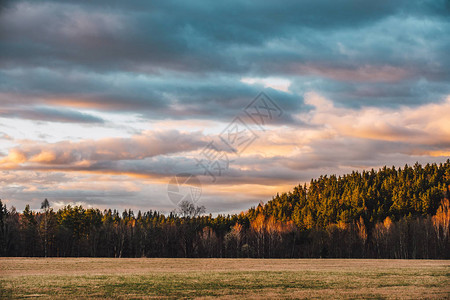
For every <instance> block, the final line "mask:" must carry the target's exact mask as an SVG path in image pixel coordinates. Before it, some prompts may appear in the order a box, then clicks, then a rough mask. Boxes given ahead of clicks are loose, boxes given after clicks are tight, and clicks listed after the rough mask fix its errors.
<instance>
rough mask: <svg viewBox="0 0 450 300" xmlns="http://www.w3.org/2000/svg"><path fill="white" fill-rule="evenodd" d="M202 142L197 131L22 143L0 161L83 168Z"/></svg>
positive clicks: (180, 149)
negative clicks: (93, 139)
mask: <svg viewBox="0 0 450 300" xmlns="http://www.w3.org/2000/svg"><path fill="white" fill-rule="evenodd" d="M205 144H206V140H205V139H204V137H203V136H202V134H201V133H199V132H194V133H181V132H179V131H175V130H173V131H166V132H164V131H159V132H157V131H155V132H144V134H142V135H137V136H133V137H131V138H105V139H101V140H98V141H92V140H91V141H89V140H86V141H81V142H69V141H63V142H58V143H53V144H50V143H37V142H32V141H23V142H22V143H21V146H20V147H19V148H13V149H11V150H10V151H9V154H8V156H6V157H4V158H3V159H1V160H0V165H2V166H3V167H5V168H11V167H15V166H17V165H21V164H27V165H31V166H33V165H38V166H39V165H54V166H55V167H56V166H58V165H62V166H64V168H70V167H76V168H81V169H82V168H84V167H88V166H91V165H92V164H95V163H101V162H103V161H118V160H142V159H145V158H147V157H154V156H158V155H164V154H173V153H179V152H185V151H192V150H196V149H198V148H200V147H203V146H204V145H205Z"/></svg>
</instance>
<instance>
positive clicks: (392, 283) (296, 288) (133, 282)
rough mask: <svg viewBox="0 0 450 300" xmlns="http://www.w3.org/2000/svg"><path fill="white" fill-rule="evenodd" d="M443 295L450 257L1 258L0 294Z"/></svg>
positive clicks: (449, 279)
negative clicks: (372, 258)
mask: <svg viewBox="0 0 450 300" xmlns="http://www.w3.org/2000/svg"><path fill="white" fill-rule="evenodd" d="M74 297H76V298H122V299H130V298H135V299H142V298H169V299H172V298H213V297H214V298H217V297H219V298H254V299H257V298H262V297H264V298H347V299H348V298H371V299H384V298H402V299H407V298H414V299H417V298H422V299H423V298H437V299H445V298H449V297H450V261H439V260H357V259H350V260H347V259H296V260H281V259H172V258H170V259H163V258H148V259H147V258H140V259H139V258H138V259H126V258H121V259H111V258H0V298H2V299H4V298H6V299H7V298H52V299H55V298H59V299H62V298H66V299H67V298H74Z"/></svg>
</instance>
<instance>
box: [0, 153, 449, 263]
mask: <svg viewBox="0 0 450 300" xmlns="http://www.w3.org/2000/svg"><path fill="white" fill-rule="evenodd" d="M449 186H450V161H449V160H448V161H447V162H446V163H444V164H440V165H436V164H432V165H426V166H425V167H422V166H421V165H419V164H416V165H414V166H413V167H409V166H405V167H404V168H399V169H396V168H394V167H392V168H387V167H384V168H382V169H380V170H379V171H374V170H371V171H368V172H367V171H363V172H362V173H360V172H352V173H351V174H348V175H344V176H339V177H337V176H335V175H332V176H321V177H319V178H318V179H314V180H311V182H310V184H309V185H306V184H305V185H299V186H297V187H295V188H294V189H293V191H291V192H289V193H285V194H281V195H277V196H276V197H274V198H273V199H272V200H271V201H269V202H268V203H267V204H262V203H261V204H260V205H258V206H257V207H254V208H251V209H249V210H248V211H247V212H245V213H241V214H239V215H231V216H230V215H227V216H224V215H218V216H217V217H214V218H213V217H212V216H211V215H209V216H198V213H201V211H202V208H196V207H186V209H184V210H182V215H181V216H179V215H176V214H174V213H171V214H169V215H167V216H166V215H162V214H160V213H159V212H155V211H147V212H141V211H139V212H138V213H137V214H135V213H134V212H133V211H131V210H125V211H124V212H123V213H122V214H120V213H119V212H118V211H117V210H111V209H109V210H104V211H103V212H102V211H100V210H98V209H92V208H89V209H84V208H83V207H81V206H70V205H69V206H66V207H64V208H62V209H60V210H58V211H57V212H54V211H53V209H52V208H51V207H50V204H49V203H48V201H44V202H43V203H42V207H41V209H42V211H41V212H38V213H35V212H33V211H31V210H30V207H29V206H28V205H27V206H26V207H25V210H24V211H23V213H22V214H19V213H17V212H16V210H15V208H14V207H12V208H10V209H9V210H7V208H6V206H5V205H3V204H2V202H1V201H0V255H1V256H92V257H279V258H288V257H376V258H450V227H449V223H450V203H449V201H448V200H447V199H445V198H446V197H447V198H448V196H449V190H448V189H449ZM191 211H192V212H194V213H191Z"/></svg>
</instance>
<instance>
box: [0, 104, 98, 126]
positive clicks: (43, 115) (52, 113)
mask: <svg viewBox="0 0 450 300" xmlns="http://www.w3.org/2000/svg"><path fill="white" fill-rule="evenodd" d="M0 117H1V118H18V119H28V120H39V121H47V122H63V123H103V122H104V120H103V119H101V118H99V117H95V116H93V115H90V114H86V113H82V112H79V111H76V110H71V109H54V108H51V107H33V108H17V107H15V108H11V109H8V108H4V109H2V108H1V107H0Z"/></svg>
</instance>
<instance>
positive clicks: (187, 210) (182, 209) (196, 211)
mask: <svg viewBox="0 0 450 300" xmlns="http://www.w3.org/2000/svg"><path fill="white" fill-rule="evenodd" d="M205 211H206V208H205V207H204V206H203V205H202V206H195V205H194V203H192V202H191V201H188V200H183V201H181V202H180V203H179V204H178V209H177V213H179V214H180V215H181V217H183V218H189V217H190V218H195V217H198V216H200V215H201V214H204V213H205Z"/></svg>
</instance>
